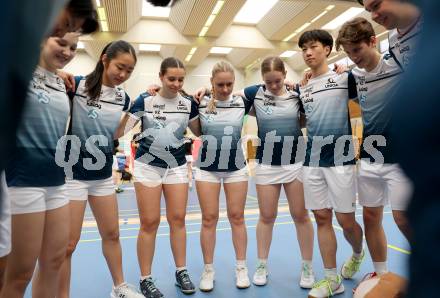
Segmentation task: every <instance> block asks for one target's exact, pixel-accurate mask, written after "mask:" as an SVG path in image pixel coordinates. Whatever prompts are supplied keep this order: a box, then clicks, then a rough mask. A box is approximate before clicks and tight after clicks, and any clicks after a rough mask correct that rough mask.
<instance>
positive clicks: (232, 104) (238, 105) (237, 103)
mask: <svg viewBox="0 0 440 298" xmlns="http://www.w3.org/2000/svg"><path fill="white" fill-rule="evenodd" d="M229 106H230V107H241V104H240V103H239V102H231V104H230V105H229Z"/></svg>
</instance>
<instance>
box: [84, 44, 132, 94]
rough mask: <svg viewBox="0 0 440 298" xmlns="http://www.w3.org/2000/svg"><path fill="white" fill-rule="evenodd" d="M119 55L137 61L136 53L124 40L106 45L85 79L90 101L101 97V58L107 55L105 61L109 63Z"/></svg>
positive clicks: (102, 68) (102, 72) (102, 66)
mask: <svg viewBox="0 0 440 298" xmlns="http://www.w3.org/2000/svg"><path fill="white" fill-rule="evenodd" d="M120 53H129V54H131V55H132V56H133V58H134V60H135V61H137V58H136V52H135V50H134V48H133V46H132V45H131V44H129V43H128V42H126V41H124V40H118V41H113V42H111V43H109V44H107V45H106V46H105V47H104V49H103V50H102V53H101V55H100V56H99V61H98V63H96V67H95V69H94V70H93V71H92V72H91V73H90V74H88V75H87V77H86V90H87V94H88V95H89V97H90V99H92V100H97V99H98V98H99V96H100V95H101V86H102V76H103V74H104V63H103V62H102V57H103V56H104V55H107V61H108V62H110V61H111V60H112V59H114V58H116V56H118V54H120Z"/></svg>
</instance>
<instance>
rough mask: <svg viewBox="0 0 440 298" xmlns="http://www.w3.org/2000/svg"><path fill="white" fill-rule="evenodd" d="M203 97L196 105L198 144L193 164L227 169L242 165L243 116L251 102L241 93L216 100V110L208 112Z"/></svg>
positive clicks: (220, 170)
mask: <svg viewBox="0 0 440 298" xmlns="http://www.w3.org/2000/svg"><path fill="white" fill-rule="evenodd" d="M211 100H213V99H211V98H209V97H206V96H205V97H204V98H203V99H202V100H201V101H200V105H199V107H198V108H199V117H200V125H201V130H202V136H201V137H202V141H203V143H202V147H201V150H200V151H199V152H200V156H199V158H198V159H197V162H196V165H197V166H198V167H199V168H200V169H202V170H205V171H216V172H231V171H237V170H239V169H242V168H244V167H245V165H246V163H245V160H244V153H243V148H242V143H241V131H242V128H243V119H244V116H245V115H246V114H247V113H248V112H249V110H250V108H251V106H252V104H251V103H250V101H247V100H244V99H243V98H242V97H241V96H231V97H230V98H229V99H227V100H218V101H216V103H215V106H216V109H215V110H214V111H208V110H207V107H208V104H209V102H210V101H211Z"/></svg>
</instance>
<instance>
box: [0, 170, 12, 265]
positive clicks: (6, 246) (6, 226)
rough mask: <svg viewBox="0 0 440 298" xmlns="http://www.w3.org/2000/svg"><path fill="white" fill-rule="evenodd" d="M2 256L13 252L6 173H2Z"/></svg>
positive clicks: (0, 226) (0, 213)
mask: <svg viewBox="0 0 440 298" xmlns="http://www.w3.org/2000/svg"><path fill="white" fill-rule="evenodd" d="M0 184H1V189H0V191H1V196H0V197H1V201H0V258H1V257H4V256H6V255H8V254H9V253H10V252H11V202H10V201H9V197H8V193H7V188H8V187H7V185H6V181H5V175H4V173H3V174H1V175H0Z"/></svg>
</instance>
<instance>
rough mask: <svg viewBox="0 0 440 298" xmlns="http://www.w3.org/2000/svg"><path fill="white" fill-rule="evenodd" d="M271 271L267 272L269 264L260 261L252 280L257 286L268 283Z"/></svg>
mask: <svg viewBox="0 0 440 298" xmlns="http://www.w3.org/2000/svg"><path fill="white" fill-rule="evenodd" d="M268 275H269V273H268V272H267V265H266V264H263V263H259V264H258V266H257V271H255V273H254V277H253V279H252V282H253V283H254V285H256V286H264V285H266V284H267V276H268Z"/></svg>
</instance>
